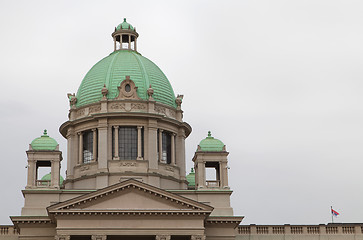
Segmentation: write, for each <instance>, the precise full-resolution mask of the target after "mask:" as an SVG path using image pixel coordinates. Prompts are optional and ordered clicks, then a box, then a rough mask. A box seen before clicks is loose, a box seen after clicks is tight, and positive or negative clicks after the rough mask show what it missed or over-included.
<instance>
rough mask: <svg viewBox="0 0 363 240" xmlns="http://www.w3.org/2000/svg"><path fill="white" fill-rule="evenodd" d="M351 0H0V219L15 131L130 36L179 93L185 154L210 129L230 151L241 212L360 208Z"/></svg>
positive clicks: (41, 124)
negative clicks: (132, 32)
mask: <svg viewBox="0 0 363 240" xmlns="http://www.w3.org/2000/svg"><path fill="white" fill-rule="evenodd" d="M362 10H363V2H362V1H358V0H357V1H350V0H341V1H337V0H304V1H291V0H285V1H284V0H274V1H269V0H261V1H253V0H245V1H243V0H241V1H178V2H177V1H152V2H151V1H1V2H0V31H1V38H0V66H1V67H0V81H1V86H2V87H1V89H2V92H1V94H0V109H1V111H2V113H1V115H0V128H1V129H0V132H1V138H0V151H1V160H0V161H1V164H2V166H3V167H1V168H0V184H1V185H0V186H1V189H2V190H5V191H4V192H3V193H2V194H1V198H0V203H1V204H0V206H1V209H0V224H9V223H10V220H9V218H8V216H9V215H19V214H20V210H21V207H22V205H23V197H22V194H21V192H20V190H21V189H23V188H24V186H25V185H26V169H25V166H26V155H25V151H26V150H27V149H28V144H29V143H30V142H31V141H32V140H33V139H34V138H36V137H38V136H40V135H41V134H42V131H43V129H44V128H46V129H48V133H49V135H50V136H52V137H54V138H55V139H56V140H57V141H58V142H59V143H60V148H61V150H62V151H63V156H64V158H65V159H64V161H63V167H62V175H63V176H64V175H65V174H64V171H65V162H66V142H65V140H64V139H63V138H62V137H61V136H60V134H59V133H58V127H59V126H60V125H61V124H62V123H63V122H64V121H66V119H67V114H68V101H67V98H66V94H67V93H68V92H76V91H77V89H78V86H79V84H80V82H81V80H82V78H83V77H84V75H85V74H86V73H87V71H88V70H89V69H90V68H91V67H92V66H93V65H94V64H95V63H96V62H97V61H99V60H100V59H102V58H103V57H105V56H107V55H108V54H109V53H110V52H111V51H112V49H113V42H112V38H111V36H110V35H111V33H112V32H113V29H114V27H115V26H117V25H118V24H119V23H120V22H121V21H122V19H123V18H124V17H127V19H128V22H130V23H131V24H133V25H134V26H136V28H137V31H138V32H139V34H140V37H139V39H138V40H139V41H138V50H139V51H140V53H141V54H142V55H144V56H145V57H147V58H149V59H151V60H152V61H153V62H155V63H156V64H157V65H158V66H159V67H160V68H161V69H162V70H163V72H164V73H165V74H166V76H167V77H168V79H169V80H170V82H171V84H172V86H173V88H174V91H175V94H178V93H181V94H184V95H185V98H184V103H183V110H184V120H185V121H186V122H188V123H189V124H190V125H191V126H192V127H193V132H192V134H191V136H190V137H189V138H188V139H187V145H186V149H187V159H186V161H187V166H188V169H190V167H192V161H191V158H192V156H193V154H194V151H195V149H196V146H197V144H198V143H199V141H200V140H201V139H203V138H204V137H206V135H207V131H208V130H211V131H212V134H213V136H215V137H216V138H218V139H220V140H222V141H223V142H224V143H225V144H226V145H227V150H228V151H229V152H230V155H229V165H230V167H231V169H230V171H229V179H230V185H231V187H232V189H233V190H234V193H233V195H232V206H233V207H234V211H235V214H236V215H243V216H245V220H244V221H243V223H246V224H249V223H257V224H265V223H267V224H283V223H291V224H304V223H310V224H317V223H327V222H329V221H330V212H329V208H330V206H331V205H333V206H334V208H335V209H336V210H337V211H338V212H340V213H341V216H340V217H339V218H338V219H337V221H338V222H363V217H362V216H363V207H362V202H363V181H362V180H363V177H362V174H361V172H362V168H363V148H362V146H363V137H362V136H363V125H362V122H363V111H362V110H363V109H362V108H363V107H362V102H363V101H362V100H363V95H362V92H363V91H362V90H363V89H362V88H363V81H362V77H363V68H362V63H363V45H362V42H363V30H362V29H363V28H362V26H363V14H362Z"/></svg>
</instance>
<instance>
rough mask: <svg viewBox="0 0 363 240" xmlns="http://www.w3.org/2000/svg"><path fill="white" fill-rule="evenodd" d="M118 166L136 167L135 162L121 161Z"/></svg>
mask: <svg viewBox="0 0 363 240" xmlns="http://www.w3.org/2000/svg"><path fill="white" fill-rule="evenodd" d="M120 166H121V167H136V166H137V164H136V163H135V162H121V163H120Z"/></svg>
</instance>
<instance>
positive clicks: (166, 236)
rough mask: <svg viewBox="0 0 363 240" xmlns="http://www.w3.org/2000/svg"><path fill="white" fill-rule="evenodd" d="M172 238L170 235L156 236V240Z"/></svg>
mask: <svg viewBox="0 0 363 240" xmlns="http://www.w3.org/2000/svg"><path fill="white" fill-rule="evenodd" d="M170 239H171V236H170V235H156V236H155V240H170Z"/></svg>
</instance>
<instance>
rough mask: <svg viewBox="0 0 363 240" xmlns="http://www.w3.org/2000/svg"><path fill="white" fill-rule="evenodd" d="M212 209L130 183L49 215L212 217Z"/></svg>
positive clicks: (60, 206)
mask: <svg viewBox="0 0 363 240" xmlns="http://www.w3.org/2000/svg"><path fill="white" fill-rule="evenodd" d="M212 210H213V208H212V207H211V206H208V205H206V204H203V203H199V202H197V201H194V200H192V199H188V198H185V197H182V196H179V195H177V194H175V193H170V192H168V191H165V190H162V189H160V188H157V187H154V186H151V185H148V184H145V183H142V182H139V181H137V180H134V179H130V180H127V181H124V182H121V183H118V184H115V185H112V186H109V187H106V188H103V189H100V190H97V191H95V192H92V193H88V194H85V195H82V196H80V197H76V198H73V199H70V200H67V201H65V202H62V203H57V204H55V205H52V206H50V207H48V212H49V213H57V212H58V213H69V212H71V213H75V212H78V213H87V212H98V213H121V212H128V213H130V212H134V213H135V212H138V213H141V212H178V213H188V214H190V213H192V214H193V213H199V214H200V213H203V214H210V213H211V212H212Z"/></svg>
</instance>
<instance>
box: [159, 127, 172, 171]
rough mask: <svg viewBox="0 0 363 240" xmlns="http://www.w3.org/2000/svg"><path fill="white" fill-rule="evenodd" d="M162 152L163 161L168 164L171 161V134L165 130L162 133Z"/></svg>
mask: <svg viewBox="0 0 363 240" xmlns="http://www.w3.org/2000/svg"><path fill="white" fill-rule="evenodd" d="M162 138H163V139H162V154H161V161H162V162H164V163H167V164H170V163H171V134H170V133H168V132H163V134H162Z"/></svg>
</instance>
